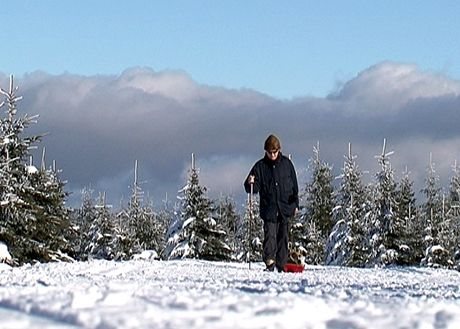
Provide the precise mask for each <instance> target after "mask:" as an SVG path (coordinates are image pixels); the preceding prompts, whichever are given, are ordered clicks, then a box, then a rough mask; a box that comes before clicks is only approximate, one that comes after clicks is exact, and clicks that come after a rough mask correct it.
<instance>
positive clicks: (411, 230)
mask: <svg viewBox="0 0 460 329" xmlns="http://www.w3.org/2000/svg"><path fill="white" fill-rule="evenodd" d="M413 185H414V182H413V181H412V179H411V178H410V172H409V171H408V170H407V168H406V170H405V171H404V172H403V176H402V178H401V181H400V183H399V187H398V191H397V210H396V213H397V217H398V218H400V219H402V221H403V225H404V227H405V228H404V230H403V232H404V233H403V236H402V237H401V238H402V240H401V241H402V244H401V245H400V246H399V258H398V263H400V264H402V265H419V264H420V261H421V259H422V258H423V251H424V249H423V237H424V236H423V226H422V223H421V218H420V216H419V213H418V208H417V205H416V198H415V192H414V189H413Z"/></svg>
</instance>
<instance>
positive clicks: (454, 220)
mask: <svg viewBox="0 0 460 329" xmlns="http://www.w3.org/2000/svg"><path fill="white" fill-rule="evenodd" d="M443 218H444V220H443V222H442V224H441V232H440V240H441V241H442V245H443V246H444V247H445V248H446V249H447V250H448V251H449V255H450V261H449V263H450V262H452V265H451V266H452V267H455V268H457V269H458V268H459V265H460V169H459V167H458V164H457V161H455V162H454V164H453V166H452V176H451V179H450V183H449V194H448V196H447V200H446V201H445V205H444V214H443ZM449 267H450V266H449Z"/></svg>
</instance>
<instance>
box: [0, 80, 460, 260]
mask: <svg viewBox="0 0 460 329" xmlns="http://www.w3.org/2000/svg"><path fill="white" fill-rule="evenodd" d="M0 92H1V95H2V97H3V99H2V100H3V101H0V108H1V110H2V113H4V114H3V116H2V117H1V125H0V127H1V132H0V133H1V135H0V180H1V184H0V242H3V243H5V244H6V245H7V247H8V249H9V251H10V253H11V255H12V256H13V261H12V262H13V263H15V264H22V263H25V262H34V261H54V260H72V259H78V260H86V259H89V258H103V259H110V260H125V259H131V258H132V257H136V256H137V255H142V252H144V257H150V258H156V259H180V258H198V259H206V260H225V261H230V260H231V261H260V260H261V258H262V257H261V253H262V236H263V234H262V220H261V219H260V217H259V214H258V204H257V201H258V200H257V199H254V198H249V197H248V200H247V202H246V204H245V205H244V207H243V208H244V211H243V213H240V212H239V211H238V210H237V206H236V203H235V201H234V200H233V199H232V198H231V197H230V196H221V197H220V198H219V199H217V200H212V199H210V198H209V197H208V196H207V189H206V187H205V186H203V185H201V184H200V182H199V170H198V169H197V168H196V167H195V159H194V157H193V155H192V165H191V167H190V170H189V175H188V178H187V182H186V184H185V186H184V187H183V188H182V189H180V190H179V192H178V197H177V202H176V203H175V204H174V205H173V206H170V205H169V204H167V203H166V204H165V206H164V207H163V208H162V209H156V208H155V207H154V205H153V202H152V200H150V199H149V198H148V197H146V196H145V194H144V192H143V191H142V189H141V188H140V184H139V183H138V177H137V176H138V175H137V168H138V164H137V162H136V163H135V170H134V181H133V186H132V187H131V197H130V199H129V201H128V202H127V204H126V205H122V206H121V207H120V209H118V210H114V209H113V208H112V207H111V206H110V205H108V204H107V203H106V196H105V194H104V193H100V194H99V195H98V196H97V197H95V195H94V191H92V190H91V188H86V189H84V190H83V191H82V203H81V206H80V207H79V208H77V209H70V208H68V207H67V206H66V205H65V200H66V198H67V196H68V194H67V193H66V192H65V191H64V186H65V182H63V181H62V180H61V179H60V178H59V175H60V170H58V169H57V168H56V164H55V163H53V165H52V166H50V168H47V166H46V163H45V152H43V156H42V163H41V165H40V168H37V167H35V166H34V164H33V160H32V158H31V155H30V152H31V150H32V149H33V148H34V147H36V144H37V143H39V142H40V141H41V139H42V136H39V135H38V136H26V135H25V131H26V129H27V128H28V127H29V126H30V125H31V124H33V123H35V122H36V121H37V117H36V116H32V117H30V116H28V115H24V116H22V117H18V114H17V112H18V110H17V102H18V101H19V100H20V99H21V98H20V97H18V96H17V95H16V92H17V87H16V88H14V87H13V78H12V77H11V79H10V86H9V90H7V91H5V90H3V89H0ZM3 109H5V111H3ZM391 154H392V152H388V153H387V152H386V143H385V141H384V146H383V150H382V153H381V154H380V155H379V156H378V157H376V159H377V161H378V163H379V165H380V170H379V171H378V172H377V173H376V174H375V175H374V179H373V180H372V182H371V183H369V184H364V183H363V180H362V175H363V173H362V171H361V170H360V169H359V167H358V164H357V161H356V159H357V157H356V155H354V154H352V150H351V145H350V146H349V150H348V154H347V155H346V156H345V161H344V164H343V167H342V168H341V173H340V176H339V177H333V175H332V167H331V166H330V165H329V164H327V163H326V162H324V161H322V160H321V158H320V148H319V144H318V145H317V146H316V147H314V149H313V157H312V158H311V159H310V161H309V165H308V169H309V172H310V173H311V179H310V180H309V182H307V183H306V184H305V187H304V189H303V193H302V195H301V209H300V211H299V213H298V215H297V216H296V217H295V218H294V219H293V220H292V221H291V225H290V244H291V247H292V248H296V249H297V250H299V251H300V252H301V253H302V256H303V258H304V260H305V262H306V263H308V264H325V265H340V266H357V267H368V266H382V265H392V264H395V265H421V266H431V267H446V268H457V269H458V267H459V256H460V251H459V241H458V239H459V233H460V232H459V216H460V203H459V202H460V197H459V195H460V194H459V193H460V176H459V170H458V167H457V165H456V164H454V166H453V171H452V177H451V180H450V185H449V188H448V191H447V193H446V192H443V190H442V188H441V186H440V184H439V177H438V176H437V175H436V171H435V166H434V164H433V162H432V161H430V163H429V165H428V168H427V175H426V180H425V187H424V188H423V190H422V191H421V192H422V194H423V195H424V197H425V200H424V202H422V203H417V202H416V198H415V192H414V190H413V181H412V180H411V178H410V174H409V172H408V171H407V170H406V172H405V173H404V175H403V177H402V179H401V180H400V181H399V182H397V181H396V180H395V177H394V171H393V169H392V168H391V163H390V155H391ZM336 181H337V182H338V184H335V182H336ZM146 251H148V252H146Z"/></svg>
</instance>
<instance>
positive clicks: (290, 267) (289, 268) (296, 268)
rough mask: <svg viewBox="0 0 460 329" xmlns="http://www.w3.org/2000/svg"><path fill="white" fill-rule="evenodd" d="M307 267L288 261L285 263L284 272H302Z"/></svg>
mask: <svg viewBox="0 0 460 329" xmlns="http://www.w3.org/2000/svg"><path fill="white" fill-rule="evenodd" d="M304 269H305V265H299V264H293V263H287V264H286V265H284V272H288V273H301V272H303V270H304Z"/></svg>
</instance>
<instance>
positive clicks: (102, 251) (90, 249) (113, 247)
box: [85, 193, 124, 260]
mask: <svg viewBox="0 0 460 329" xmlns="http://www.w3.org/2000/svg"><path fill="white" fill-rule="evenodd" d="M109 208H110V206H109V205H107V203H106V197H105V193H101V194H100V195H99V201H98V204H97V205H96V206H95V209H96V217H95V219H94V221H93V222H92V223H91V226H90V228H89V238H90V242H89V244H88V245H87V246H86V250H85V252H86V254H88V255H89V257H91V258H96V259H107V260H113V259H120V258H124V257H123V255H122V253H121V252H120V250H119V249H120V248H119V246H118V243H119V235H118V228H117V227H116V225H115V219H114V216H112V214H111V212H110V211H109Z"/></svg>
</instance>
